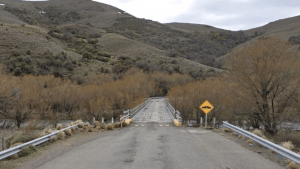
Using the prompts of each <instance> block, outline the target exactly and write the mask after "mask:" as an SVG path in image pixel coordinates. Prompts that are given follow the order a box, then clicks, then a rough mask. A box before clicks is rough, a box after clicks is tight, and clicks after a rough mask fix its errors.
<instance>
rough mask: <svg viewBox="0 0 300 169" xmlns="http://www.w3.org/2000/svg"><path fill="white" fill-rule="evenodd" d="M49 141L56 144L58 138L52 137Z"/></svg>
mask: <svg viewBox="0 0 300 169" xmlns="http://www.w3.org/2000/svg"><path fill="white" fill-rule="evenodd" d="M49 141H50V143H54V142H56V141H57V136H54V137H51V138H50V140H49Z"/></svg>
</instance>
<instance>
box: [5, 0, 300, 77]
mask: <svg viewBox="0 0 300 169" xmlns="http://www.w3.org/2000/svg"><path fill="white" fill-rule="evenodd" d="M2 3H3V4H5V6H1V7H0V14H1V16H0V22H1V23H2V24H1V25H2V26H1V27H0V30H1V32H0V34H1V36H2V37H3V40H1V42H0V45H1V49H0V52H1V55H0V60H1V63H2V64H4V65H5V66H6V67H7V70H8V71H9V72H11V73H12V74H14V75H22V74H52V73H56V74H57V75H58V76H63V77H65V76H66V77H71V76H74V75H77V74H81V75H87V74H89V73H114V74H122V73H124V72H125V71H126V70H128V69H129V68H130V67H139V68H142V69H144V70H145V71H149V72H152V71H162V72H167V73H175V72H177V73H183V74H190V75H192V76H194V77H197V78H202V77H207V76H215V75H216V73H218V72H221V70H220V69H218V68H220V67H221V59H220V58H224V55H226V54H227V53H229V52H230V51H231V50H232V49H233V48H235V47H237V46H239V45H242V44H244V43H245V42H251V39H255V37H258V36H260V35H262V34H264V33H266V32H273V33H276V34H277V33H278V32H281V33H282V34H284V35H286V36H287V37H289V36H290V35H292V34H293V35H295V34H296V32H297V31H298V28H296V26H298V25H297V23H294V24H293V22H295V19H296V20H297V18H294V19H291V20H290V21H285V23H271V24H269V25H266V26H264V27H262V28H257V29H253V30H249V31H245V32H244V31H228V30H222V29H218V28H214V27H211V26H207V25H199V24H184V23H169V24H161V23H158V22H154V21H151V20H145V19H139V18H136V17H134V16H131V15H130V14H128V13H126V12H125V11H123V10H121V9H118V8H115V7H112V6H110V5H106V4H103V3H98V2H93V1H91V0H63V1H61V0H51V1H43V2H30V1H27V2H25V1H17V0H3V1H2ZM280 22H281V21H280ZM286 22H288V23H290V24H288V23H286ZM274 24H275V25H274ZM277 24H278V25H277ZM279 25H285V27H282V28H279ZM287 25H289V26H287ZM292 26H293V27H295V29H294V30H290V29H288V28H290V27H292ZM273 27H276V29H272V28H273ZM284 30H290V31H289V32H290V34H288V33H286V32H285V31H284ZM291 31H294V33H291ZM287 34H288V35H287ZM28 58H29V59H28Z"/></svg>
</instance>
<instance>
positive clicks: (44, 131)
mask: <svg viewBox="0 0 300 169" xmlns="http://www.w3.org/2000/svg"><path fill="white" fill-rule="evenodd" d="M51 133H52V130H51V129H50V128H49V127H47V128H45V129H44V130H43V132H42V133H41V134H40V137H44V136H45V135H47V134H51Z"/></svg>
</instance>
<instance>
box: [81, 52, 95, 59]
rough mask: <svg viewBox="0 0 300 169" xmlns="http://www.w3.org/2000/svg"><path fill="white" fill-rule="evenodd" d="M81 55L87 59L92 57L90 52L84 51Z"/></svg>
mask: <svg viewBox="0 0 300 169" xmlns="http://www.w3.org/2000/svg"><path fill="white" fill-rule="evenodd" d="M82 57H83V58H86V59H89V60H90V59H93V58H94V56H93V54H92V53H90V52H84V53H83V54H82Z"/></svg>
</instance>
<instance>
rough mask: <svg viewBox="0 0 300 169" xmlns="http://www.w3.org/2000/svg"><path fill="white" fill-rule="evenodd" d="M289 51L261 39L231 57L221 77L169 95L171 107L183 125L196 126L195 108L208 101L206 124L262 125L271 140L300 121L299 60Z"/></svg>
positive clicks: (197, 112) (271, 40)
mask: <svg viewBox="0 0 300 169" xmlns="http://www.w3.org/2000/svg"><path fill="white" fill-rule="evenodd" d="M290 47H291V44H290V43H288V42H285V41H282V40H280V39H278V38H277V37H268V38H260V39H258V40H257V41H256V42H255V43H252V44H249V45H248V46H245V47H244V48H243V49H238V50H235V51H233V52H232V53H231V55H230V56H228V58H226V69H227V70H226V72H225V73H223V74H222V75H221V76H219V77H217V78H212V79H207V80H201V81H197V82H190V83H188V84H185V85H179V86H176V87H174V88H172V89H171V90H170V91H169V92H168V95H167V96H168V98H169V101H170V102H171V103H172V105H173V106H174V107H175V108H176V109H177V110H179V111H180V112H181V114H182V117H183V121H187V120H191V119H195V120H197V121H198V123H199V120H200V117H203V116H204V114H203V113H202V112H201V111H200V110H199V108H198V107H199V105H200V103H202V102H204V101H205V100H209V101H210V102H211V103H212V104H213V105H214V107H215V108H214V110H213V111H212V112H211V113H210V114H209V115H208V118H209V119H208V121H209V122H211V121H212V119H213V117H216V118H217V120H218V121H219V122H221V121H224V120H226V121H229V122H234V123H235V124H236V125H239V126H245V125H246V127H250V126H252V127H253V128H259V125H263V126H264V127H265V130H266V132H267V133H268V134H271V135H275V134H277V133H278V125H280V124H281V123H282V122H287V121H289V122H291V121H294V122H299V121H300V119H299V117H300V111H299V84H300V78H299V77H300V76H299V75H300V69H299V67H298V66H299V63H300V62H299V61H300V59H299V55H297V54H295V53H292V52H290V50H289V49H290ZM298 140H299V139H298Z"/></svg>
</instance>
